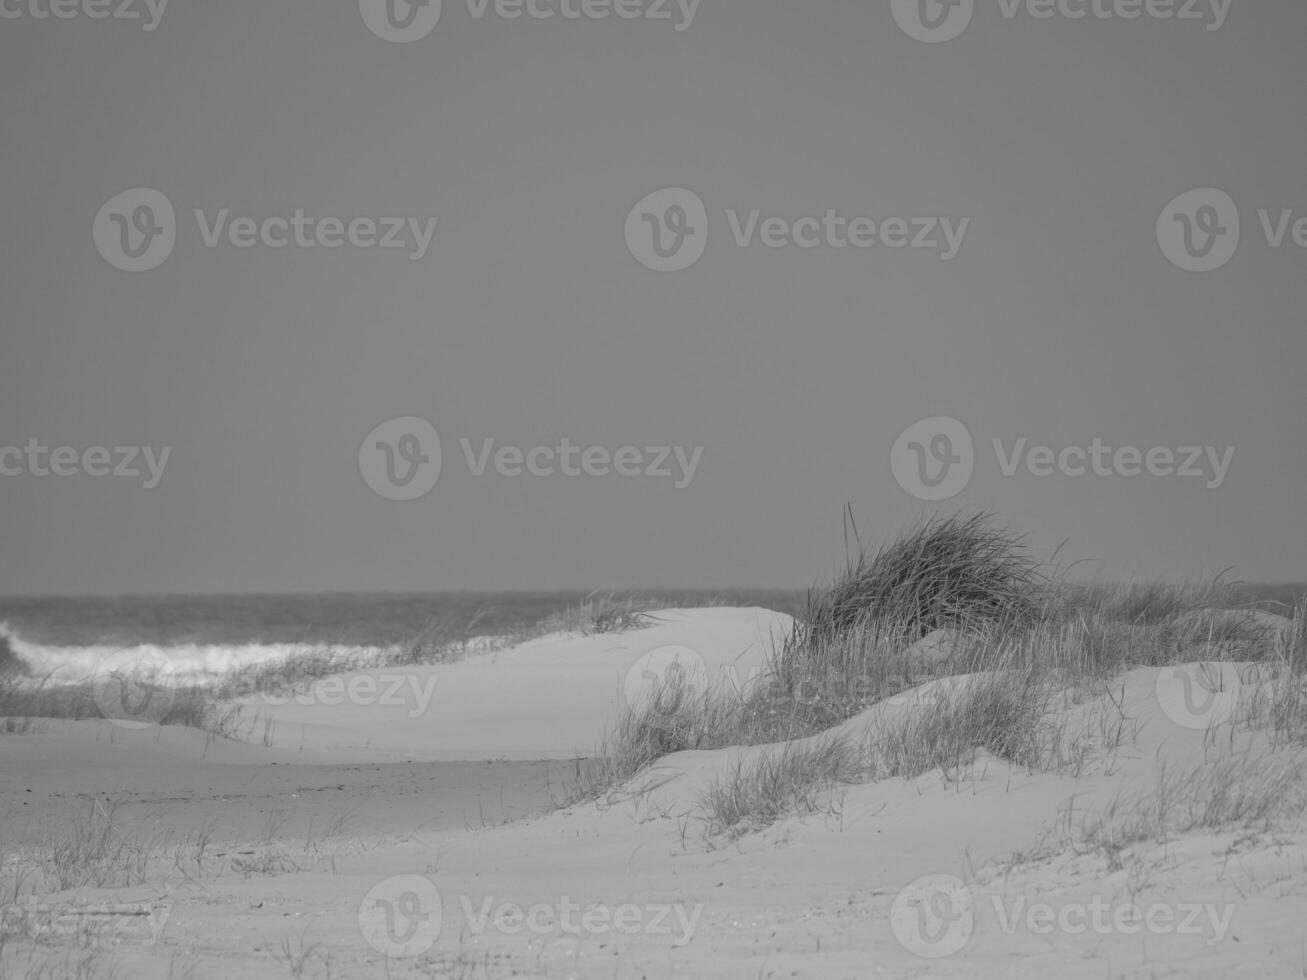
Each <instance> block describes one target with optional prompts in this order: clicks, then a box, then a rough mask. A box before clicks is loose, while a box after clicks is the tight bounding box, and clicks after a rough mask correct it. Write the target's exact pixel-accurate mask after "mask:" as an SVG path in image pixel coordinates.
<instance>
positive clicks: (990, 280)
mask: <svg viewBox="0 0 1307 980" xmlns="http://www.w3.org/2000/svg"><path fill="white" fill-rule="evenodd" d="M123 2H124V0H114V3H113V5H111V6H104V5H103V4H102V3H97V0H59V3H60V5H61V6H60V13H62V14H65V15H66V16H61V17H55V16H45V14H47V13H48V12H49V10H50V3H51V0H0V85H3V91H4V92H5V93H6V96H5V98H4V100H3V102H2V103H0V130H2V132H3V140H0V172H2V173H3V175H4V180H3V182H2V183H0V235H2V236H3V244H4V260H3V264H2V265H0V287H2V295H3V302H2V303H0V345H2V347H0V473H2V474H3V475H0V540H3V542H4V544H3V555H4V561H3V562H0V593H3V594H87V593H105V594H117V593H135V592H281V591H317V590H361V591H384V590H398V591H404V590H428V589H433V590H434V589H563V588H573V587H597V586H604V587H612V588H637V587H646V588H692V587H709V588H711V587H727V586H740V587H790V586H799V587H801V586H804V585H807V584H810V583H812V582H814V581H817V580H820V579H822V578H824V577H826V576H828V575H829V574H830V573H832V572H833V571H834V569H835V568H836V567H837V565H839V564H840V562H841V561H842V556H843V548H844V537H843V525H842V520H841V515H842V513H843V510H844V508H845V506H846V505H848V506H849V507H850V508H851V511H852V513H853V515H854V516H855V518H856V520H857V523H858V528H859V532H860V534H861V535H862V537H863V538H864V539H865V540H866V541H867V542H868V543H870V544H873V545H874V544H877V543H879V542H881V541H883V540H885V539H887V538H889V537H892V536H893V535H894V534H895V533H896V532H897V531H899V530H901V529H903V528H904V527H906V526H908V525H910V524H911V523H913V522H914V521H917V520H920V519H922V518H925V517H929V516H931V515H933V514H941V513H951V512H954V511H959V510H961V511H974V510H986V511H990V512H992V513H993V514H994V515H995V518H996V520H997V521H998V522H1000V523H1001V524H1003V525H1005V526H1008V527H1010V528H1012V529H1014V530H1015V531H1017V532H1018V533H1021V534H1024V535H1026V536H1027V539H1026V540H1027V542H1028V543H1029V545H1030V547H1031V549H1032V551H1033V552H1034V553H1035V554H1036V555H1037V556H1039V557H1047V556H1050V555H1051V554H1052V553H1053V551H1054V549H1057V548H1058V547H1059V546H1061V551H1060V552H1058V557H1059V559H1061V560H1063V561H1064V562H1065V561H1077V560H1083V564H1080V565H1077V566H1076V568H1077V573H1078V574H1082V575H1089V576H1092V577H1099V578H1136V579H1138V578H1168V579H1193V578H1200V577H1203V576H1208V575H1211V574H1214V573H1216V572H1220V571H1222V570H1224V569H1227V568H1228V569H1230V570H1231V571H1230V572H1229V573H1228V575H1229V577H1234V578H1239V579H1246V580H1261V581H1269V580H1297V581H1301V580H1304V579H1307V566H1305V565H1304V556H1305V555H1307V520H1303V515H1302V501H1303V487H1304V486H1307V452H1304V450H1305V449H1307V426H1304V424H1303V423H1304V409H1305V408H1307V394H1305V391H1307V389H1305V387H1304V384H1303V366H1304V364H1307V323H1305V322H1304V320H1305V318H1304V314H1303V310H1304V302H1305V301H1307V276H1305V275H1303V272H1304V270H1307V247H1304V246H1307V224H1303V225H1298V224H1297V222H1298V221H1299V220H1300V219H1302V218H1307V180H1305V179H1304V170H1303V165H1302V164H1303V160H1304V157H1305V156H1307V154H1305V152H1304V151H1305V150H1307V130H1305V129H1304V126H1303V111H1302V105H1303V101H1302V100H1303V93H1304V92H1305V91H1307V62H1305V61H1304V59H1303V57H1302V40H1303V38H1304V37H1307V5H1304V4H1302V3H1301V2H1300V0H1256V2H1252V0H1232V2H1231V3H1229V5H1228V6H1226V5H1225V4H1224V3H1223V2H1221V3H1213V2H1212V0H1198V2H1195V3H1193V4H1188V0H1185V3H1184V4H1181V3H1176V4H1168V3H1167V2H1166V0H1148V3H1147V4H1145V3H1144V2H1142V0H1133V3H1132V2H1131V0H1095V3H1094V4H1093V5H1091V4H1090V3H1089V2H1088V0H1084V2H1081V0H1062V5H1061V7H1060V8H1059V7H1058V6H1057V5H1056V4H1053V3H1048V2H1041V0H1034V2H1033V3H1031V4H1029V5H1027V4H1019V3H1017V2H1016V0H966V2H962V3H961V4H960V5H958V6H957V7H955V8H949V7H941V6H940V5H939V4H938V3H937V0H922V2H923V3H924V7H923V8H922V10H924V12H925V14H926V17H927V20H928V21H929V20H930V18H932V17H936V16H938V17H940V18H941V20H942V26H940V27H936V28H931V27H928V26H926V22H924V21H922V20H920V19H918V20H917V21H916V22H915V23H914V22H913V20H912V18H913V17H914V16H916V17H919V16H920V14H921V12H922V10H918V9H917V7H916V4H914V3H912V2H907V0H904V2H899V0H895V2H894V3H890V2H888V0H885V2H881V0H809V2H807V3H796V2H793V0H791V2H779V0H701V2H700V3H698V4H697V5H696V6H693V7H691V6H690V5H689V4H682V5H681V6H679V7H678V5H677V4H676V3H675V2H669V3H667V4H666V5H663V4H662V3H660V2H658V0H622V2H621V5H620V6H621V9H622V10H623V11H624V12H627V13H631V14H633V15H634V14H639V15H641V16H639V17H635V16H632V17H630V18H625V17H617V16H616V9H617V8H616V7H615V6H614V4H613V3H609V2H607V0H590V6H589V7H584V8H583V7H582V4H581V0H538V2H537V3H535V4H534V5H533V6H532V7H531V8H530V9H531V10H534V11H535V12H536V13H537V14H544V13H549V12H551V11H552V12H553V13H554V14H555V16H552V17H542V16H533V15H532V14H531V12H530V11H529V10H528V9H527V7H525V6H524V5H519V6H517V7H514V6H513V5H512V4H511V3H507V4H506V3H504V0H501V6H500V7H499V8H496V6H495V4H494V3H493V2H492V3H489V4H488V5H483V4H482V3H481V0H445V2H444V3H443V5H442V4H439V3H435V4H428V5H427V6H425V7H413V8H410V7H409V6H408V5H407V4H406V3H404V2H403V0H390V2H391V4H392V7H391V9H390V10H389V11H387V10H386V8H385V2H386V0H332V2H320V3H313V4H307V3H300V4H290V3H275V4H274V3H266V2H262V0H259V2H255V0H224V2H223V3H199V2H197V0H171V2H169V3H167V4H166V5H165V6H164V7H163V8H162V9H161V10H160V6H159V0H153V2H154V7H153V8H151V7H149V6H147V4H146V2H145V0H131V2H130V5H128V6H124V7H121V8H119V5H120V4H121V3H123ZM1145 7H1146V8H1147V9H1146V10H1145V9H1143V8H1145ZM1182 7H1183V9H1184V10H1185V11H1186V13H1193V14H1195V15H1196V17H1197V19H1188V18H1187V17H1186V18H1184V19H1180V18H1176V17H1170V18H1166V19H1164V18H1163V17H1162V14H1163V13H1168V12H1171V13H1176V12H1179V11H1180V10H1181V9H1182ZM115 8H118V9H120V12H121V13H122V14H124V15H132V14H135V15H137V16H136V17H135V18H134V19H132V18H130V17H129V16H123V17H119V16H110V17H105V18H103V19H101V18H99V17H98V16H95V17H93V16H92V14H97V15H98V14H99V13H100V12H101V11H102V10H105V11H109V12H113V11H114V10H115ZM515 10H520V11H521V12H522V15H521V16H518V17H516V18H514V17H511V16H507V15H510V14H512V13H513V12H514V11H515ZM606 11H607V12H611V15H610V16H608V17H603V18H601V17H599V16H597V15H598V14H599V13H602V12H606ZM1080 11H1084V12H1086V16H1084V17H1079V18H1077V17H1074V16H1068V15H1074V14H1076V13H1077V12H1080ZM1141 11H1142V13H1141V15H1140V16H1138V17H1135V18H1129V17H1128V16H1122V15H1129V14H1132V13H1138V12H1141ZM437 12H438V13H439V16H438V18H437V19H434V20H433V15H434V14H435V13H437ZM688 12H692V13H693V17H692V18H690V17H689V16H688ZM387 13H389V14H390V15H391V16H390V18H389V19H387ZM564 13H567V14H576V15H577V16H564ZM1045 13H1049V14H1050V15H1049V16H1043V14H1045ZM663 14H667V15H669V16H668V17H666V18H664V17H662V15H663ZM645 15H649V16H645ZM946 15H947V19H945V17H946ZM156 18H157V20H156ZM406 21H409V24H408V26H407V27H404V26H392V25H403V24H404V23H405V22H406ZM387 35H389V37H388V36H387ZM953 35H956V36H953ZM143 189H144V190H143ZM1191 191H1197V192H1198V193H1197V195H1193V194H1189V193H1188V192H1191ZM1186 195H1187V196H1186ZM169 209H171V211H172V215H171V216H170V215H169V214H168V213H167V212H168V210H169ZM197 211H198V212H199V214H198V215H197V214H196V212H197ZM297 211H298V212H300V218H301V220H300V229H299V232H298V233H297V232H296V230H295V228H294V225H293V224H292V219H294V218H295V217H296V212H297ZM755 211H756V212H757V213H756V215H755V214H754V212H755ZM1263 212H1264V213H1263ZM392 218H395V219H402V221H400V222H399V223H398V225H396V223H395V222H393V221H387V220H385V219H392ZM238 219H243V220H238ZM269 219H281V220H280V221H278V220H271V221H270V220H269ZM432 219H434V221H435V224H434V227H433V226H432V225H431V224H430V222H431V221H432ZM895 219H900V220H895ZM655 230H656V231H657V232H658V242H657V243H655V242H654V232H655ZM1236 231H1237V237H1236V234H1235V233H1236ZM946 232H947V233H946ZM1186 233H1187V237H1186ZM428 234H429V239H428V238H425V237H424V236H426V235H428ZM950 235H951V236H952V237H951V238H950V237H949V236H950ZM297 238H298V240H297ZM387 238H388V239H389V241H388V242H384V240H385V239H387ZM1295 239H1296V240H1295ZM855 240H856V243H855ZM950 242H951V243H952V244H950ZM304 243H308V244H304ZM383 243H384V247H383ZM1236 243H1237V247H1235V245H1236ZM1277 243H1278V244H1277ZM396 244H398V245H399V246H400V247H391V246H392V245H396ZM655 246H656V247H655ZM138 253H139V256H138ZM150 265H152V267H149V268H144V267H143V266H150ZM681 266H684V267H681ZM941 419H943V420H947V421H937V420H941ZM392 420H409V421H392ZM412 420H420V421H412ZM436 437H438V438H439V444H440V450H439V453H438V454H437V453H435V452H434V451H433V450H434V447H435V442H434V440H435V438H436ZM486 440H491V441H490V442H489V443H487V442H486ZM564 440H566V444H564ZM995 440H998V442H999V445H998V446H997V447H996V446H995V445H994V441H995ZM968 442H969V445H968ZM1096 445H1097V446H1098V447H1100V448H1099V450H1098V451H1097V453H1096V455H1095V448H1094V447H1095V446H1096ZM566 446H571V447H574V450H568V451H567V452H564V451H562V450H564V449H566ZM33 447H35V448H33ZM60 447H67V452H60V453H59V454H58V466H57V467H56V466H55V463H56V459H55V455H54V454H53V451H54V450H56V449H59V448H60ZM99 447H102V449H103V452H100V451H96V450H97V449H98V448H99ZM1038 447H1047V448H1046V449H1044V448H1038ZM1191 447H1192V451H1191ZM42 450H44V451H45V452H44V455H43V454H42ZM147 450H148V453H147ZM584 450H589V451H590V452H589V455H588V456H585V455H583V451H584ZM1118 450H1120V451H1119V452H1118ZM165 451H166V452H167V455H166V456H164V455H163V453H164V452H165ZM678 451H679V453H680V455H679V456H678ZM1231 452H1232V455H1231ZM437 458H438V460H439V465H438V467H437V465H436V460H437ZM151 460H152V461H153V464H154V466H155V470H152V469H151V467H150V465H148V464H149V461H151ZM56 469H57V470H58V471H59V472H56ZM106 469H107V470H108V471H109V472H108V473H105V470H106ZM119 470H121V471H122V472H121V474H120V475H114V472H115V471H119ZM405 498H411V499H405Z"/></svg>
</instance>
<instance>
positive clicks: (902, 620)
mask: <svg viewBox="0 0 1307 980" xmlns="http://www.w3.org/2000/svg"><path fill="white" fill-rule="evenodd" d="M854 537H855V540H856V532H855V535H854ZM858 549H859V550H858V552H857V554H856V555H855V556H853V557H851V558H850V559H848V560H847V561H846V564H845V568H844V569H843V571H842V573H841V574H840V575H839V576H838V577H837V578H836V580H835V581H834V582H833V583H832V584H831V585H829V586H828V587H827V588H825V589H818V590H814V591H813V592H812V593H810V595H809V601H808V608H807V610H806V612H805V614H804V615H803V616H801V617H800V618H799V619H798V620H797V622H796V624H795V627H794V630H793V632H792V633H791V634H790V635H788V636H786V637H784V638H783V640H782V641H781V642H780V643H779V644H778V648H777V649H776V650H775V651H773V654H772V657H771V661H770V663H769V664H768V667H767V670H766V674H765V677H764V679H763V682H762V683H760V684H757V685H754V686H753V687H752V688H751V689H750V690H749V691H747V692H745V693H744V694H743V695H732V694H727V693H722V692H709V693H705V694H702V695H701V696H698V697H695V698H692V699H686V700H685V701H684V703H682V702H680V701H678V702H677V703H678V709H677V710H676V711H675V712H674V713H671V714H668V713H666V712H660V711H655V710H648V709H645V710H639V711H627V712H625V713H624V714H623V715H622V716H621V718H620V720H619V722H618V724H617V725H616V727H615V728H614V729H613V730H612V731H610V732H609V733H608V734H607V735H606V736H605V738H604V740H603V741H602V743H601V744H600V745H599V746H598V748H597V750H596V752H595V753H594V755H593V756H592V757H591V758H589V759H586V760H581V761H578V764H577V770H576V773H575V777H574V779H573V781H572V784H571V785H570V787H569V790H570V792H569V794H568V798H567V802H568V803H571V804H575V803H577V802H580V801H584V800H591V799H612V798H613V794H614V793H617V792H622V793H626V792H639V791H642V790H644V789H647V788H649V787H650V786H652V785H656V784H657V782H658V781H659V779H661V778H665V777H663V776H661V775H660V769H659V764H658V762H659V760H660V759H661V758H662V756H663V755H665V754H668V753H672V752H677V751H684V750H687V749H717V748H725V747H728V746H742V747H747V746H770V748H768V749H766V750H765V751H764V752H763V753H762V754H761V755H756V756H754V757H753V761H752V762H750V763H749V764H747V765H745V764H741V765H739V766H737V768H736V769H735V771H733V772H732V773H730V774H728V775H727V776H725V777H723V778H721V779H719V780H717V781H716V782H715V783H714V784H713V785H712V786H711V787H710V788H709V789H708V790H707V791H706V793H705V794H704V796H703V798H702V799H701V801H700V808H701V810H702V813H703V815H704V817H705V819H706V821H707V824H708V826H709V828H710V832H714V833H725V834H728V835H736V834H739V833H743V832H748V831H749V830H754V829H758V828H759V827H762V826H766V825H767V824H768V823H770V822H771V821H773V820H775V819H777V818H778V817H780V816H782V815H784V814H786V813H792V812H801V811H804V810H811V809H813V808H814V807H816V806H817V805H818V803H817V801H818V800H822V799H827V798H828V797H829V793H830V791H831V790H832V789H834V788H835V787H837V786H839V785H841V784H847V783H857V782H866V781H869V780H876V779H887V778H893V777H912V776H916V775H920V774H921V773H923V772H927V771H930V770H932V769H936V768H944V769H948V768H950V767H953V768H956V767H958V766H960V765H962V764H965V763H966V762H967V761H968V760H969V759H970V758H972V757H973V756H974V754H975V752H976V751H978V750H984V751H986V752H988V753H990V754H991V755H993V756H995V757H998V758H1001V759H1004V760H1006V761H1008V762H1010V763H1012V764H1014V765H1019V766H1022V767H1026V768H1028V769H1031V770H1057V771H1072V772H1079V770H1080V767H1082V766H1083V765H1084V764H1085V760H1086V757H1087V754H1088V752H1089V751H1090V750H1091V748H1092V747H1093V746H1098V747H1107V748H1109V749H1111V748H1114V747H1115V746H1116V745H1119V744H1120V742H1121V741H1122V739H1124V738H1125V737H1126V736H1127V734H1128V733H1127V732H1126V727H1125V720H1124V718H1117V719H1106V718H1105V719H1100V721H1099V726H1100V727H1099V730H1097V731H1094V732H1072V731H1069V730H1068V728H1067V722H1066V721H1065V720H1061V721H1059V720H1057V719H1059V718H1063V719H1064V718H1065V712H1062V713H1061V714H1059V711H1060V709H1062V708H1065V707H1066V706H1067V705H1068V704H1070V703H1076V702H1079V701H1082V700H1086V699H1088V698H1089V697H1091V696H1094V695H1096V694H1103V693H1105V692H1106V691H1107V685H1108V683H1109V682H1110V681H1111V679H1112V678H1114V677H1116V676H1118V675H1119V674H1121V673H1122V672H1124V671H1125V670H1128V669H1130V668H1133V667H1139V666H1164V665H1168V664H1178V663H1185V662H1189V661H1192V660H1194V659H1199V658H1200V657H1207V658H1209V659H1210V657H1211V655H1212V654H1214V653H1220V654H1223V655H1225V659H1249V660H1260V661H1264V662H1266V663H1268V664H1277V665H1278V669H1279V670H1280V672H1281V673H1287V674H1288V675H1294V674H1296V676H1297V677H1298V678H1299V679H1300V681H1302V682H1301V683H1290V682H1285V683H1284V684H1282V685H1281V686H1280V687H1278V688H1276V691H1277V694H1276V696H1275V698H1274V704H1273V705H1272V704H1268V708H1267V712H1266V719H1267V721H1266V723H1267V724H1268V725H1272V726H1274V727H1275V730H1276V732H1277V734H1278V735H1279V737H1280V738H1281V739H1282V740H1289V739H1291V738H1297V739H1303V740H1304V741H1307V652H1304V622H1305V621H1307V608H1305V607H1304V605H1303V604H1302V603H1301V602H1300V603H1299V605H1298V608H1297V609H1296V611H1295V612H1294V615H1293V617H1292V623H1291V626H1290V628H1289V630H1288V633H1287V636H1288V638H1287V639H1285V638H1284V637H1282V636H1281V635H1280V632H1279V630H1278V629H1277V628H1276V627H1275V625H1274V624H1270V623H1268V619H1267V617H1265V616H1264V615H1258V614H1257V610H1256V607H1254V606H1251V605H1249V604H1248V602H1247V600H1246V599H1245V598H1244V595H1245V593H1242V592H1240V591H1239V589H1238V587H1237V586H1233V585H1229V584H1224V583H1221V582H1220V581H1219V580H1218V581H1216V582H1213V583H1208V584H1198V585H1166V584H1159V583H1133V584H1124V585H1118V584H1111V585H1103V586H1085V585H1077V584H1071V583H1068V582H1065V581H1063V580H1062V579H1061V578H1060V577H1059V576H1057V575H1054V574H1052V573H1049V572H1046V571H1045V570H1044V569H1043V568H1042V567H1041V566H1039V565H1038V564H1037V563H1036V562H1035V561H1034V560H1033V559H1032V558H1031V557H1030V555H1029V554H1028V553H1027V552H1026V550H1025V548H1024V546H1023V544H1022V540H1021V538H1020V537H1019V536H1018V535H1016V534H1013V533H1011V532H1009V531H1007V530H1004V529H1002V528H1000V527H997V526H996V525H995V523H994V522H993V519H992V518H991V517H990V516H989V515H986V514H976V515H972V516H961V515H955V516H951V517H944V518H934V519H930V520H926V521H924V522H922V523H919V524H917V525H915V526H913V527H910V528H909V529H908V530H907V531H906V532H905V533H904V534H902V535H901V536H900V537H899V538H897V539H896V540H894V541H892V542H890V543H888V544H887V545H885V546H883V547H881V548H879V549H877V550H874V551H873V550H868V549H864V548H862V546H861V545H860V544H859V545H858ZM1244 609H1246V610H1247V612H1246V614H1245V613H1241V612H1240V610H1244ZM1231 610H1233V611H1231ZM936 631H943V632H942V633H936ZM932 633H933V634H935V635H936V636H943V637H944V639H945V646H944V650H945V654H946V656H945V657H944V658H937V659H936V660H934V661H931V660H929V659H923V658H922V657H920V656H918V655H917V652H916V651H915V650H914V648H913V644H914V642H915V641H916V640H919V639H920V638H922V637H923V636H927V635H928V634H932ZM1236 655H1237V657H1236ZM941 661H942V662H941ZM1294 665H1299V666H1294ZM950 675H971V676H970V677H969V681H970V683H968V684H966V685H964V686H962V687H960V688H958V689H956V690H955V691H954V692H953V693H951V694H950V695H948V696H945V697H937V698H935V699H934V700H933V701H931V702H930V703H929V704H926V705H921V706H917V707H915V708H914V709H913V710H912V711H909V712H901V713H897V714H894V715H893V716H892V718H891V720H890V721H888V722H884V723H882V724H880V726H879V727H878V728H876V729H875V730H874V734H873V738H872V739H871V742H870V743H869V744H864V743H863V742H862V741H860V740H852V739H850V738H847V737H840V736H836V735H833V734H830V731H831V729H832V728H834V727H835V726H837V725H839V724H840V723H842V722H844V721H847V720H848V719H850V718H853V717H855V716H857V715H859V714H860V713H861V712H863V711H865V710H866V709H868V708H870V707H872V706H873V705H876V704H877V703H879V702H882V701H884V700H885V699H886V698H889V697H892V696H894V695H897V694H900V693H902V692H904V691H905V690H908V689H911V688H914V687H916V686H918V685H920V684H922V683H924V682H926V681H929V680H932V679H935V678H938V677H943V676H950ZM1108 703H1111V699H1110V697H1109V698H1108ZM796 739H801V740H806V741H802V742H797V743H796V742H793V741H792V740H796ZM1195 785H1197V784H1195ZM1200 788H1201V787H1200ZM1216 812H1217V813H1218V814H1219V813H1221V812H1225V811H1223V810H1221V809H1220V808H1219V807H1218V808H1217V811H1216ZM1231 812H1234V811H1231Z"/></svg>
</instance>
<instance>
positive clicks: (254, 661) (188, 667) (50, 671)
mask: <svg viewBox="0 0 1307 980" xmlns="http://www.w3.org/2000/svg"><path fill="white" fill-rule="evenodd" d="M0 639H4V640H6V641H7V642H8V643H9V648H10V649H11V650H13V652H14V654H15V655H16V656H17V657H18V659H19V660H20V661H22V662H23V664H24V665H25V666H26V667H27V669H28V670H29V671H30V672H31V673H32V674H33V675H35V676H36V677H40V678H43V679H47V682H48V683H54V684H75V683H80V682H83V681H87V680H92V679H94V678H96V677H102V676H104V675H105V674H106V673H109V672H112V671H138V670H139V671H144V672H148V673H149V674H150V676H151V679H154V680H157V681H158V682H160V683H169V682H173V683H185V684H194V683H199V684H204V683H211V682H214V681H218V680H221V679H222V678H224V677H229V676H231V675H233V674H237V673H239V672H240V671H242V670H246V669H248V668H250V667H257V666H261V665H265V664H274V663H278V662H283V661H286V660H291V659H295V658H300V657H315V656H316V657H329V658H331V659H332V660H339V661H347V662H350V663H357V664H359V665H361V666H366V665H369V664H380V663H384V662H385V661H386V660H388V659H389V658H390V657H392V656H393V655H394V653H395V648H394V647H378V646H371V647H369V646H339V645H323V644H310V643H246V644H238V645H227V644H202V643H182V644H178V645H176V646H156V645H154V644H141V645H138V646H130V647H122V646H111V645H94V646H49V645H46V644H42V643H33V642H31V641H29V640H25V639H23V637H22V636H21V635H20V634H18V633H16V632H15V631H14V630H13V629H12V628H11V627H10V626H9V624H7V623H0Z"/></svg>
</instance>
